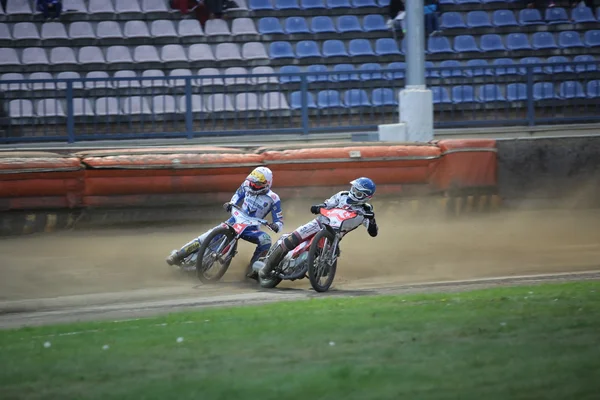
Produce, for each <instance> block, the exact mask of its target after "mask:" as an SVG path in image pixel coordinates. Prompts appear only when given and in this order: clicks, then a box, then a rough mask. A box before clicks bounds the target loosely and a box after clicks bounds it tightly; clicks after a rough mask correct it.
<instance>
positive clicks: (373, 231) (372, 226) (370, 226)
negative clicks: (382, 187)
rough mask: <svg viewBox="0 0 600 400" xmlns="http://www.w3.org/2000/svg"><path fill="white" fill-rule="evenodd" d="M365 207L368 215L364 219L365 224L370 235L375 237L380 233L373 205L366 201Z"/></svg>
mask: <svg viewBox="0 0 600 400" xmlns="http://www.w3.org/2000/svg"><path fill="white" fill-rule="evenodd" d="M363 209H364V211H365V214H366V215H365V216H366V217H367V218H365V220H364V221H363V225H365V227H366V228H367V232H368V233H369V236H371V237H375V236H377V234H378V233H379V227H378V226H377V221H376V220H375V212H374V211H373V206H372V205H370V204H369V203H366V204H365V205H364V206H363Z"/></svg>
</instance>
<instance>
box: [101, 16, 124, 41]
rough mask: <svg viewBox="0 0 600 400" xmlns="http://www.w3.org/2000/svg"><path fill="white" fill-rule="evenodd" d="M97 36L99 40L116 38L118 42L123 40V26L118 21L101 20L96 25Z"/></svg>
mask: <svg viewBox="0 0 600 400" xmlns="http://www.w3.org/2000/svg"><path fill="white" fill-rule="evenodd" d="M96 37H97V38H98V39H99V40H103V41H106V40H107V39H115V40H117V41H118V42H122V41H123V33H122V32H121V26H120V25H119V23H118V22H116V21H100V22H98V25H96Z"/></svg>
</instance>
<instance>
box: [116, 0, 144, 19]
mask: <svg viewBox="0 0 600 400" xmlns="http://www.w3.org/2000/svg"><path fill="white" fill-rule="evenodd" d="M115 14H118V16H119V18H121V19H125V20H135V19H142V18H143V17H144V16H143V13H142V8H141V7H140V4H139V3H138V2H137V1H136V0H134V1H131V0H115Z"/></svg>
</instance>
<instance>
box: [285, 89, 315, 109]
mask: <svg viewBox="0 0 600 400" xmlns="http://www.w3.org/2000/svg"><path fill="white" fill-rule="evenodd" d="M306 107H307V108H313V109H314V108H317V105H316V104H315V97H314V96H313V94H312V93H310V92H307V93H306ZM290 108H291V109H292V110H300V109H302V92H301V91H300V90H298V91H296V92H292V94H291V95H290Z"/></svg>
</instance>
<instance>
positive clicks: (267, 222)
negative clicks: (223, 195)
mask: <svg viewBox="0 0 600 400" xmlns="http://www.w3.org/2000/svg"><path fill="white" fill-rule="evenodd" d="M229 204H231V208H235V209H236V210H238V211H239V212H240V213H241V214H243V215H244V216H245V217H246V218H248V219H252V220H255V221H257V222H259V223H260V224H261V225H263V226H266V227H267V228H269V229H271V230H273V229H272V228H271V226H270V224H269V221H267V220H266V219H261V218H257V217H252V216H250V215H248V214H246V212H245V211H244V210H242V209H241V207H239V206H238V205H236V204H233V203H229Z"/></svg>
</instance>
